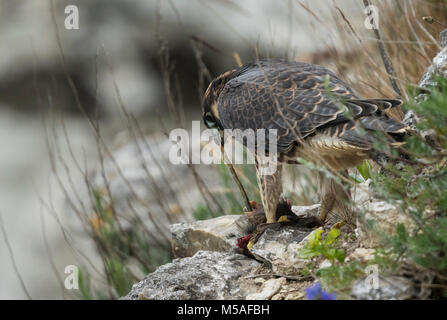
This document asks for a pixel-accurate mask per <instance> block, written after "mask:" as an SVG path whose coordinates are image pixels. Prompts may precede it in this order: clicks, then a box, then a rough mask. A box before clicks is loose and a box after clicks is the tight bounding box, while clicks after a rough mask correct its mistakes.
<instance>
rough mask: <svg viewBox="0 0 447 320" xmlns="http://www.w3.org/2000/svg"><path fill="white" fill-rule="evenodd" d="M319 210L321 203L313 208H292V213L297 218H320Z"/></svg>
mask: <svg viewBox="0 0 447 320" xmlns="http://www.w3.org/2000/svg"><path fill="white" fill-rule="evenodd" d="M319 210H320V204H319V203H317V204H314V205H312V206H292V211H293V213H295V214H296V215H297V216H318V213H319Z"/></svg>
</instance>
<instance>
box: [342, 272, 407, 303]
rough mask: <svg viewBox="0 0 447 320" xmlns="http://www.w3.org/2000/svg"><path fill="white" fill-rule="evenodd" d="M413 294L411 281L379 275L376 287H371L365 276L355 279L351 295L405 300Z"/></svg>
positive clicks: (364, 298)
mask: <svg viewBox="0 0 447 320" xmlns="http://www.w3.org/2000/svg"><path fill="white" fill-rule="evenodd" d="M414 294H415V290H414V286H413V283H412V282H411V281H410V280H408V279H407V278H404V277H398V276H389V277H379V281H378V288H376V289H374V288H372V286H371V284H370V282H369V281H368V280H367V278H364V279H361V280H357V281H356V282H355V283H354V285H353V287H352V289H351V297H353V298H354V299H359V300H405V299H411V298H412V297H413V296H414Z"/></svg>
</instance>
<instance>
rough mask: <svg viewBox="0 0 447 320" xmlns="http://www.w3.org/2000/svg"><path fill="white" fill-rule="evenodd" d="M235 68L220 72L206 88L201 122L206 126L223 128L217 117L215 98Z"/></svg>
mask: <svg viewBox="0 0 447 320" xmlns="http://www.w3.org/2000/svg"><path fill="white" fill-rule="evenodd" d="M235 71H236V70H231V71H228V72H225V73H224V74H221V75H220V76H219V77H217V78H216V79H214V80H213V81H212V82H211V83H210V85H209V86H208V89H206V92H205V96H204V97H203V102H202V106H203V108H202V109H203V115H202V117H203V122H204V123H205V126H206V127H207V128H216V129H219V130H223V126H222V123H221V122H220V118H219V111H218V109H217V99H218V98H219V94H220V92H221V91H222V89H223V88H224V87H225V84H226V83H227V82H228V81H229V80H231V78H232V77H233V75H234V72H235Z"/></svg>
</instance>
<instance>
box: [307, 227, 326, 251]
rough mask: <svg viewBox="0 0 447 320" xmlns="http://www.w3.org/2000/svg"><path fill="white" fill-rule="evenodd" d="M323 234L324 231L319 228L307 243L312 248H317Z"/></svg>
mask: <svg viewBox="0 0 447 320" xmlns="http://www.w3.org/2000/svg"><path fill="white" fill-rule="evenodd" d="M322 233H323V229H321V228H319V229H317V230H315V231H314V232H313V233H311V234H310V235H309V240H308V241H307V243H308V244H309V246H310V247H311V248H315V247H316V246H317V245H318V244H319V243H320V240H321V235H322Z"/></svg>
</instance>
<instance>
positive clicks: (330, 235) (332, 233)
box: [324, 228, 340, 245]
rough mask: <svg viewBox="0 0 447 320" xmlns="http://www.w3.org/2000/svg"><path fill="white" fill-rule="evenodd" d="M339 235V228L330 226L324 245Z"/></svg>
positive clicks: (330, 242)
mask: <svg viewBox="0 0 447 320" xmlns="http://www.w3.org/2000/svg"><path fill="white" fill-rule="evenodd" d="M339 235H340V229H337V228H332V229H331V231H329V233H328V234H327V236H326V239H325V240H324V244H325V245H330V244H332V243H333V242H334V241H335V240H336V239H337V238H338V236H339Z"/></svg>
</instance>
